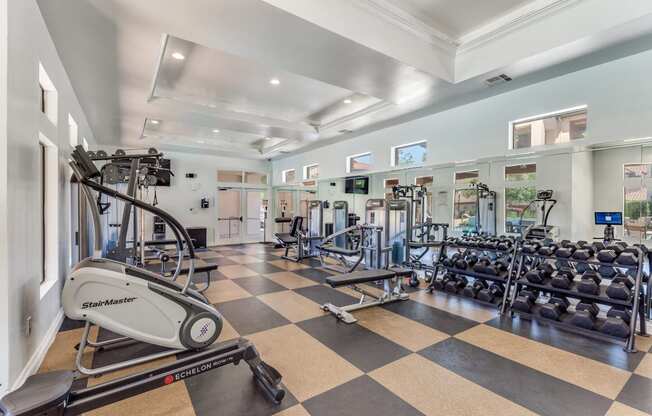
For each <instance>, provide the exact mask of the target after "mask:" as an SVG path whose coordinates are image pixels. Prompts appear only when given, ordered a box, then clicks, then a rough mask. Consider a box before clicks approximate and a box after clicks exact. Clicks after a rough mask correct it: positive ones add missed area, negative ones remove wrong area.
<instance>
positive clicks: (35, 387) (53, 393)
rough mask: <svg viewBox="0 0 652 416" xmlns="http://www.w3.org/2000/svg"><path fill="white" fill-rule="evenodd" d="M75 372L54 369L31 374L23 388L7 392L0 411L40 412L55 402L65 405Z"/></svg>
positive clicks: (0, 404)
mask: <svg viewBox="0 0 652 416" xmlns="http://www.w3.org/2000/svg"><path fill="white" fill-rule="evenodd" d="M73 380H74V374H73V372H72V371H52V372H48V373H41V374H35V375H33V376H30V377H29V378H28V379H27V380H26V381H25V384H24V385H23V387H22V388H20V389H18V390H16V391H14V392H12V393H9V394H7V395H6V396H5V397H3V398H2V401H0V413H1V414H3V415H6V416H12V415H17V414H24V413H29V414H40V412H43V411H45V410H47V409H51V408H52V407H54V406H53V404H57V403H60V404H61V405H63V403H64V402H65V400H66V398H67V397H68V395H69V394H70V390H71V388H72V382H73Z"/></svg>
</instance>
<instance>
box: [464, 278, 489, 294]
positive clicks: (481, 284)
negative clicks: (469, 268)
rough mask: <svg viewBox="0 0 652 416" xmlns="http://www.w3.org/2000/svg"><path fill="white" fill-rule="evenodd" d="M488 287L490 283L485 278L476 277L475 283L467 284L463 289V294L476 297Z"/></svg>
mask: <svg viewBox="0 0 652 416" xmlns="http://www.w3.org/2000/svg"><path fill="white" fill-rule="evenodd" d="M488 287H489V285H488V284H487V282H485V281H484V280H482V279H475V280H474V281H473V283H469V284H468V285H466V287H465V288H464V290H463V291H462V295H464V296H466V297H467V298H475V297H476V296H478V292H480V291H481V290H482V289H487V288H488Z"/></svg>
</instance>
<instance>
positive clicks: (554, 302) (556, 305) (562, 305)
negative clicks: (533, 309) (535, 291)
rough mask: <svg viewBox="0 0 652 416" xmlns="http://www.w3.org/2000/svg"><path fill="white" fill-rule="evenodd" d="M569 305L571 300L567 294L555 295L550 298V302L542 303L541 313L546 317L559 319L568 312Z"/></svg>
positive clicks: (554, 319)
mask: <svg viewBox="0 0 652 416" xmlns="http://www.w3.org/2000/svg"><path fill="white" fill-rule="evenodd" d="M569 306H570V302H568V299H566V297H565V296H553V297H551V298H550V300H549V301H548V303H545V304H543V305H541V309H539V314H540V315H541V316H543V317H544V318H548V319H552V320H553V321H558V320H559V319H560V318H561V316H562V315H563V314H565V313H566V310H567V309H568V307H569Z"/></svg>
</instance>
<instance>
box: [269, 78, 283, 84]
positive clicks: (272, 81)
mask: <svg viewBox="0 0 652 416" xmlns="http://www.w3.org/2000/svg"><path fill="white" fill-rule="evenodd" d="M269 83H270V84H272V85H279V84H280V83H281V81H280V80H279V79H278V78H272V79H270V80H269Z"/></svg>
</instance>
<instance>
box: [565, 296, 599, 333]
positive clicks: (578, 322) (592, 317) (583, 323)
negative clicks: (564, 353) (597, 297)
mask: <svg viewBox="0 0 652 416" xmlns="http://www.w3.org/2000/svg"><path fill="white" fill-rule="evenodd" d="M599 312H600V308H598V305H596V304H595V303H584V302H580V303H578V304H577V306H575V313H574V314H573V316H572V317H571V319H570V323H571V325H575V326H578V327H580V328H584V329H593V327H594V326H595V323H596V320H597V316H598V313H599Z"/></svg>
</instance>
